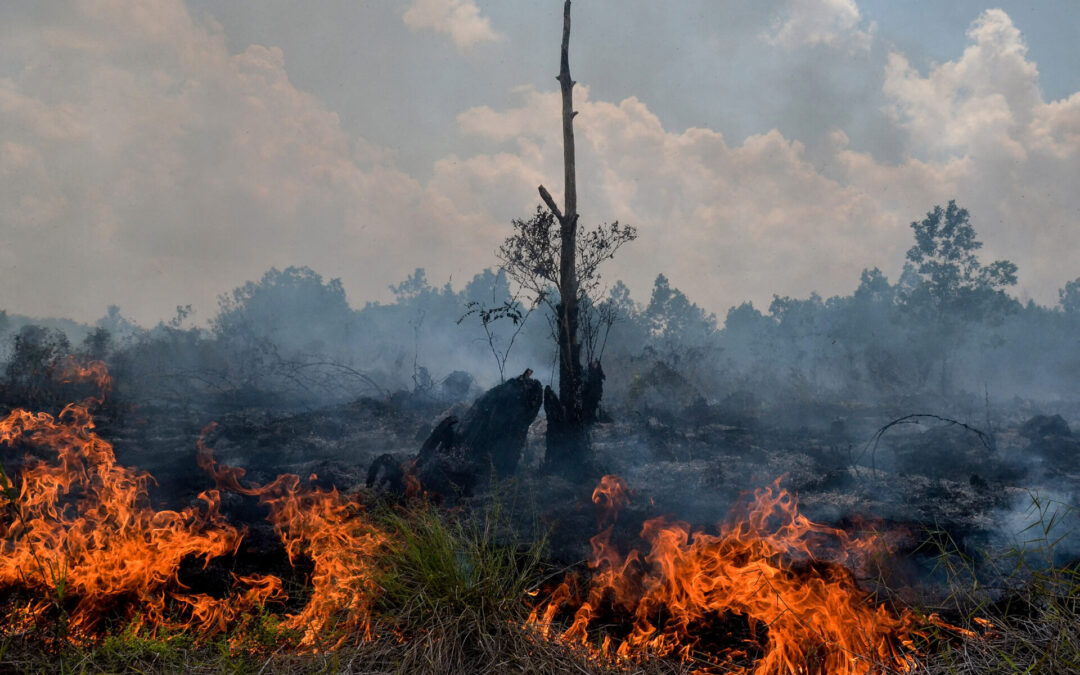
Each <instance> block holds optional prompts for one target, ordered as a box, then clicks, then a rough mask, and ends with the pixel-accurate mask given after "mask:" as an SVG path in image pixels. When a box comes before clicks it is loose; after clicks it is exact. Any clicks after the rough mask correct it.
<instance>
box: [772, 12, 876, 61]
mask: <svg viewBox="0 0 1080 675" xmlns="http://www.w3.org/2000/svg"><path fill="white" fill-rule="evenodd" d="M874 28H875V27H874V25H873V24H871V25H870V26H868V27H864V26H863V20H862V15H861V14H860V12H859V7H858V5H856V4H855V0H788V2H787V6H786V7H785V9H784V11H783V14H782V16H781V17H779V18H778V19H777V20H776V21H775V22H774V25H773V30H772V32H770V33H767V34H765V36H764V37H765V39H766V40H767V41H768V42H770V43H772V44H774V45H778V46H780V47H783V48H784V49H799V48H801V47H813V46H817V45H825V46H827V47H834V48H845V49H848V50H851V51H866V50H868V49H869V48H870V43H871V41H872V40H873V33H874Z"/></svg>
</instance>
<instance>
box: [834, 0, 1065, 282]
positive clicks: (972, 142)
mask: <svg viewBox="0 0 1080 675" xmlns="http://www.w3.org/2000/svg"><path fill="white" fill-rule="evenodd" d="M967 37H968V39H969V45H968V46H967V47H966V48H965V49H964V51H963V53H962V54H961V55H960V57H959V58H958V59H956V60H955V61H948V62H945V63H942V64H939V65H936V66H934V67H932V68H931V69H930V71H929V72H928V73H927V74H925V75H923V74H921V73H919V72H918V71H917V70H915V69H914V68H912V67H911V65H910V64H909V62H908V60H907V59H906V58H905V57H904V56H903V55H901V54H898V53H893V54H891V55H890V57H889V63H888V66H887V68H886V72H885V82H884V91H885V94H886V95H887V96H888V97H889V99H890V108H889V109H890V112H891V114H892V116H893V118H894V119H895V120H896V122H897V124H899V125H901V126H902V127H903V128H904V130H905V131H906V132H907V133H908V134H909V138H910V141H911V144H910V154H911V155H912V156H913V157H921V158H922V159H921V161H917V160H915V159H911V160H909V161H908V166H910V167H917V166H921V167H924V171H925V172H927V173H931V172H933V171H941V170H943V169H944V168H945V167H948V166H950V165H951V166H954V167H959V166H962V167H963V170H962V171H956V172H953V173H954V177H953V179H952V181H951V182H952V185H953V186H954V192H953V195H954V196H956V197H957V198H958V199H959V200H960V201H961V203H962V204H965V205H966V206H968V208H969V209H970V210H971V212H972V216H973V219H974V220H975V222H976V227H977V228H978V229H979V232H980V234H981V235H982V238H983V240H984V241H985V242H986V245H987V254H988V255H996V256H999V257H1007V258H1009V259H1012V260H1013V261H1014V262H1016V263H1018V264H1019V265H1020V276H1021V282H1022V283H1023V284H1024V286H1025V287H1026V289H1027V290H1028V291H1030V292H1031V293H1032V294H1033V295H1034V296H1035V297H1037V298H1039V299H1041V300H1043V301H1052V298H1053V290H1054V289H1055V288H1058V287H1060V286H1061V285H1063V284H1064V282H1065V281H1066V280H1067V278H1062V277H1061V274H1062V272H1059V271H1058V270H1060V269H1061V262H1062V254H1063V252H1064V251H1075V250H1080V230H1078V228H1077V227H1076V221H1077V217H1078V215H1080V195H1078V193H1077V191H1076V190H1075V180H1076V176H1077V175H1078V170H1080V93H1078V94H1073V95H1072V96H1070V97H1068V98H1066V99H1063V100H1060V101H1051V102H1047V101H1045V100H1044V99H1043V95H1042V90H1041V88H1040V85H1039V71H1038V67H1037V66H1036V64H1035V63H1034V62H1032V61H1030V60H1029V59H1028V50H1027V46H1026V44H1025V43H1024V40H1023V36H1022V35H1021V33H1020V31H1019V29H1017V27H1016V26H1015V25H1014V24H1013V22H1012V20H1011V19H1010V17H1009V16H1008V15H1007V14H1006V13H1005V12H1003V11H1002V10H1000V9H991V10H987V11H985V12H983V13H982V14H981V15H980V16H979V17H978V18H977V19H976V20H975V21H974V22H973V23H972V25H971V27H970V29H969V30H968V32H967ZM884 173H886V171H885V169H884V168H879V169H878V170H877V171H874V170H869V171H866V172H864V173H863V174H862V176H861V178H859V180H866V179H867V178H868V177H869V176H873V175H875V174H877V175H883V174H884ZM853 179H855V178H854V177H853ZM1064 273H1065V274H1066V275H1071V276H1069V277H1068V278H1072V277H1073V276H1075V275H1076V274H1077V273H1080V269H1075V268H1074V269H1071V270H1065V272H1064Z"/></svg>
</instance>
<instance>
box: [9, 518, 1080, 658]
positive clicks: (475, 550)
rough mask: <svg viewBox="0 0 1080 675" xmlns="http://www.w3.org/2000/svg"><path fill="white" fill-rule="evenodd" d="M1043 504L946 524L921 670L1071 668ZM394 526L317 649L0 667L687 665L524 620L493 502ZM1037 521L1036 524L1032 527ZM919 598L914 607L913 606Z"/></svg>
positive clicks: (18, 639)
mask: <svg viewBox="0 0 1080 675" xmlns="http://www.w3.org/2000/svg"><path fill="white" fill-rule="evenodd" d="M1046 516H1047V514H1046V513H1045V512H1043V513H1041V516H1040V517H1041V518H1043V521H1042V522H1041V524H1039V525H1038V527H1041V528H1043V529H1042V530H1041V531H1042V533H1043V538H1042V540H1041V541H1040V540H1039V538H1038V537H1036V538H1034V539H1032V540H1029V542H1028V543H1027V546H1026V547H1025V548H1024V549H1023V550H1016V551H1012V552H1010V554H1009V555H1008V556H1005V557H1002V558H1000V559H998V560H995V561H990V562H992V563H994V564H993V565H990V567H991V569H997V570H1000V573H999V574H998V576H997V577H996V578H993V579H991V580H990V583H989V584H988V581H987V574H986V568H987V562H988V561H986V560H980V561H975V560H973V559H971V558H970V557H967V556H964V555H962V554H961V553H960V552H959V547H957V546H955V545H954V543H953V542H951V540H949V539H948V538H947V536H944V535H943V533H935V535H937V536H936V537H935V538H934V539H933V540H934V541H935V542H936V544H935V545H936V546H937V547H938V550H939V563H940V565H941V566H942V569H943V570H944V571H945V572H946V573H947V575H948V577H947V578H948V580H949V581H948V583H949V585H950V588H951V590H952V594H951V595H950V596H949V597H948V598H947V601H946V602H944V603H939V606H936V607H925V608H922V610H923V611H924V612H926V613H929V612H930V611H940V612H942V613H943V615H944V616H945V618H946V620H948V621H951V622H953V623H955V624H958V626H959V627H961V628H963V629H966V630H968V631H970V634H964V633H962V632H957V631H953V630H949V629H944V628H940V629H930V630H928V634H929V638H930V639H929V642H928V645H929V649H928V650H927V652H926V653H924V655H923V657H922V659H921V663H920V664H919V668H918V671H919V672H925V673H931V674H933V675H939V674H946V673H947V674H956V675H968V674H971V675H975V674H976V673H978V674H982V673H1018V674H1019V673H1080V572H1078V571H1077V568H1076V566H1075V565H1072V566H1069V565H1055V564H1053V553H1054V547H1055V546H1056V545H1057V543H1058V540H1056V539H1055V540H1053V541H1051V537H1053V536H1055V535H1053V531H1054V527H1053V524H1054V522H1062V521H1061V518H1062V516H1061V514H1059V513H1058V514H1055V515H1053V516H1052V517H1051V518H1050V520H1052V521H1053V522H1050V523H1047V522H1046ZM379 518H380V522H381V524H382V525H383V526H384V527H386V528H387V529H388V530H389V531H390V532H391V533H392V534H393V537H392V539H393V541H395V542H396V545H395V547H394V548H393V550H392V551H390V552H389V553H388V554H387V555H388V558H387V560H386V561H384V563H385V564H384V565H383V566H382V569H384V570H385V573H384V575H383V576H382V577H380V578H379V579H378V583H379V584H380V586H381V587H382V589H383V591H384V592H383V594H382V597H381V601H380V605H379V607H378V610H379V611H378V618H377V623H376V625H375V637H374V639H372V640H369V641H362V642H358V643H356V644H351V645H349V646H346V647H343V648H341V649H337V650H334V651H328V652H322V653H301V652H297V651H296V650H295V649H293V648H292V647H291V640H290V636H289V635H288V634H287V633H286V632H284V631H281V630H280V629H279V628H278V626H277V620H276V618H275V617H274V616H272V615H269V614H268V615H265V616H262V617H254V618H253V619H252V621H251V622H249V624H248V625H247V626H246V627H245V628H244V629H243V634H242V636H241V635H237V634H234V635H233V636H231V637H232V640H231V641H230V639H229V638H230V636H221V637H218V638H215V639H213V640H209V641H199V640H197V639H195V637H194V636H191V635H185V634H175V635H168V636H157V637H145V636H140V635H136V634H131V633H125V632H121V633H119V634H116V635H113V636H110V637H108V638H106V639H104V640H102V641H100V642H98V643H96V644H93V645H90V646H84V647H79V648H76V647H72V646H69V645H65V646H63V647H60V648H56V647H51V646H50V645H56V644H58V642H57V641H56V640H55V639H53V638H54V637H55V635H56V633H55V632H52V633H50V632H49V630H50V629H46V628H42V629H40V632H38V633H28V634H23V635H18V636H8V637H6V638H4V637H0V672H25V673H57V672H60V673H113V672H135V673H290V674H291V673H301V672H303V673H440V674H441V673H541V674H544V673H551V674H556V673H560V674H561V673H582V674H585V675H594V674H595V675H601V674H609V673H640V674H642V675H645V674H649V675H654V674H655V675H661V674H665V675H667V674H671V675H674V674H676V673H688V672H690V671H691V670H692V667H691V666H690V665H687V664H681V663H675V662H671V661H664V660H652V661H645V662H642V663H626V664H619V665H611V664H599V663H596V662H594V661H591V660H590V659H589V658H588V657H587V656H586V655H585V654H584V653H582V651H581V650H579V649H575V648H571V647H569V646H566V645H563V644H561V643H559V642H557V641H548V640H544V639H541V638H540V637H539V636H538V635H537V634H536V633H535V632H534V631H532V630H531V629H528V628H523V625H524V623H525V619H526V616H527V614H528V611H529V606H528V604H527V602H526V599H527V598H528V597H529V595H528V593H527V592H528V591H532V590H534V589H535V588H537V587H538V586H539V584H540V583H541V582H542V580H543V578H544V576H545V573H546V570H545V567H544V560H543V553H544V538H543V537H542V536H539V537H536V536H529V537H527V538H526V539H518V538H517V535H515V534H514V533H513V531H512V528H509V527H508V523H507V522H506V521H505V520H504V518H503V516H502V514H501V512H500V511H499V508H498V506H497V505H496V506H494V507H491V509H490V510H488V511H484V512H483V513H481V514H478V515H476V516H473V517H466V516H458V517H454V516H449V515H447V514H445V513H442V512H439V511H438V510H436V509H434V508H432V507H428V506H421V507H415V508H412V509H410V510H408V511H402V510H393V509H388V510H386V511H385V512H383V513H381V514H380V515H379ZM1036 531H1039V530H1036ZM915 609H917V610H918V609H920V608H915Z"/></svg>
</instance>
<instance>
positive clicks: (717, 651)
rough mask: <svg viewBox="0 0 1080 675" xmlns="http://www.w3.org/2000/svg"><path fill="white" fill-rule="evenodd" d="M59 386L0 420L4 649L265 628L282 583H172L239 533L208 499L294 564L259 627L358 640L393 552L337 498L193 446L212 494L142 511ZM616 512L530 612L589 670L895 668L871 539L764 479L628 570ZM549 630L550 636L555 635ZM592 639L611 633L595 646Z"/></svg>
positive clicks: (90, 378)
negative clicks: (297, 574) (9, 468)
mask: <svg viewBox="0 0 1080 675" xmlns="http://www.w3.org/2000/svg"><path fill="white" fill-rule="evenodd" d="M62 377H63V379H64V381H65V382H70V383H73V384H79V385H92V386H94V387H96V389H97V392H98V393H97V395H95V396H92V397H90V398H87V399H86V400H84V401H82V402H81V403H73V404H70V405H68V406H67V407H65V408H64V409H63V411H62V412H60V413H59V415H57V416H55V417H54V416H52V415H49V414H47V413H31V412H28V411H26V410H15V411H13V412H12V413H11V414H10V415H8V416H7V417H6V418H5V419H3V420H0V446H8V447H12V448H24V449H26V459H25V461H24V462H23V464H22V466H21V468H20V470H19V471H18V476H17V479H18V480H17V481H16V482H15V483H14V484H12V483H11V482H9V481H8V479H7V476H6V475H4V474H3V473H2V472H0V488H2V490H3V495H2V497H0V550H2V551H3V554H2V555H0V589H5V590H13V589H14V590H16V591H17V592H16V593H15V594H13V596H12V597H13V599H12V601H11V603H9V608H10V610H11V611H10V613H9V617H8V620H7V622H6V626H5V630H6V631H8V632H9V634H10V632H11V631H21V630H31V629H33V628H34V627H38V626H41V625H44V624H45V623H46V622H49V621H56V620H57V619H58V618H62V619H63V624H64V626H65V630H64V631H63V632H62V633H56V635H57V636H62V637H63V638H65V639H67V640H74V641H76V642H78V641H82V640H89V639H93V638H95V637H97V636H101V635H103V634H105V633H106V632H107V631H109V630H112V629H116V628H119V627H128V628H132V629H134V630H136V631H141V632H145V633H148V634H154V633H156V632H158V631H162V630H185V631H190V632H191V633H192V634H194V635H197V636H201V637H206V636H210V635H220V634H226V633H229V634H230V635H231V637H230V643H233V644H235V642H234V641H235V640H236V639H237V637H236V636H237V634H240V635H241V637H242V633H243V628H244V626H247V625H249V624H250V622H251V621H253V620H254V619H253V617H255V616H257V615H258V614H260V613H261V612H263V610H264V609H265V608H266V607H267V605H272V606H273V607H274V608H275V609H276V610H277V611H279V612H284V611H285V607H286V605H285V602H286V601H287V600H288V598H287V595H286V593H285V590H284V582H283V580H282V579H281V578H279V577H277V576H273V575H269V574H250V575H246V576H245V575H233V577H232V583H231V585H230V587H229V590H228V592H226V593H224V594H223V595H222V596H221V597H213V596H210V595H207V594H203V593H196V592H192V591H191V589H189V588H186V587H185V586H184V584H183V583H182V580H181V576H180V570H181V567H182V565H183V564H185V561H187V563H186V564H188V565H190V562H191V561H192V560H194V561H197V562H200V563H201V564H202V565H203V566H204V567H205V566H207V565H209V563H210V562H211V561H212V560H214V559H216V558H221V557H226V556H230V555H233V554H235V553H236V552H237V550H238V549H239V547H240V546H241V544H242V542H243V539H244V536H245V534H246V533H245V531H244V530H243V529H242V528H238V527H236V526H234V525H232V524H230V523H229V522H227V521H226V520H225V518H224V517H223V515H222V514H221V508H220V507H221V494H222V491H232V492H235V493H239V494H242V495H247V496H249V497H253V498H256V499H258V500H259V503H260V504H262V505H263V506H265V507H266V509H267V511H268V514H269V515H268V516H267V517H268V519H269V522H270V523H271V524H272V526H273V528H274V531H275V532H276V534H277V535H278V537H279V538H280V540H281V543H282V546H283V548H284V550H285V552H286V554H287V555H288V559H289V561H290V562H291V563H293V565H294V566H295V565H296V564H297V563H298V562H299V561H300V560H301V559H303V560H305V561H309V562H310V564H311V567H312V572H311V574H310V578H309V579H308V588H307V589H306V592H305V594H304V597H303V601H304V602H303V604H302V605H296V607H297V609H296V611H295V613H285V614H284V616H280V617H279V619H280V621H279V622H278V625H280V626H281V627H282V628H284V629H287V630H288V631H289V633H288V635H292V636H294V637H293V638H292V639H291V644H292V645H293V646H294V647H296V648H298V649H303V650H323V649H334V648H337V647H339V646H341V645H342V644H344V643H345V642H346V641H348V640H357V641H359V640H364V639H370V638H372V637H374V635H375V628H374V621H375V607H376V601H377V599H378V593H379V588H378V586H377V583H376V579H377V578H378V575H379V572H380V569H379V566H380V565H382V564H384V561H385V560H386V556H385V555H384V553H386V552H387V551H389V550H391V549H392V548H393V542H391V541H390V540H389V537H388V535H387V534H386V532H385V531H383V530H381V529H380V528H379V527H378V526H377V525H376V524H375V523H374V521H373V520H372V518H371V517H369V516H368V515H367V513H366V511H365V507H364V504H363V503H361V501H360V500H359V499H358V498H357V497H355V496H349V495H343V494H341V493H339V492H338V491H337V490H336V489H324V488H320V487H318V486H315V485H312V484H311V483H312V481H314V480H315V477H314V476H312V477H311V480H309V481H303V480H301V478H300V477H299V476H296V475H293V474H284V475H281V476H278V477H277V478H276V479H275V480H273V481H271V482H269V483H267V484H265V485H255V484H250V483H247V482H246V481H245V480H244V476H245V473H244V470H243V469H240V468H234V467H228V466H223V465H220V464H218V463H217V462H216V461H215V459H214V457H213V453H212V451H211V450H210V448H209V447H208V446H207V444H206V443H205V441H204V439H205V437H206V435H207V434H206V433H204V439H201V440H200V441H199V443H198V446H199V454H198V464H199V466H200V467H201V468H202V469H203V470H205V471H206V472H207V473H208V474H209V475H210V476H211V477H212V478H213V479H214V482H215V483H216V486H215V488H214V489H209V490H206V491H204V492H202V493H200V494H199V495H198V499H197V501H196V503H195V504H194V505H191V506H187V507H185V508H182V509H180V510H176V511H170V510H156V509H154V508H153V507H152V506H151V504H150V499H149V494H148V486H149V485H150V483H151V481H152V480H153V478H152V477H151V476H150V475H149V474H147V473H145V472H139V471H136V470H134V469H131V468H128V467H123V466H120V465H118V464H117V462H116V457H115V454H114V452H113V447H112V446H111V445H110V444H109V443H108V442H107V441H105V440H104V439H103V438H101V437H100V436H99V435H98V434H97V433H96V431H95V426H94V420H93V417H92V415H91V413H90V410H91V409H92V408H93V407H94V406H95V405H99V404H101V403H102V402H103V401H104V400H105V397H106V396H107V395H108V392H109V388H110V381H109V377H108V373H107V371H106V370H105V367H104V366H103V365H102V364H100V363H91V364H87V365H79V364H76V363H75V362H74V361H72V362H71V363H69V364H68V366H67V367H65V369H64V371H63V375H62ZM206 431H207V432H209V431H210V428H208V429H207V430H206ZM412 489H413V491H414V492H419V491H420V486H419V485H418V483H417V484H414V485H412ZM630 498H631V492H630V490H629V489H628V488H627V485H626V484H625V482H624V481H623V480H622V479H620V478H618V477H616V476H605V477H604V478H603V479H602V480H601V481H600V484H599V485H598V486H597V487H596V489H595V490H594V492H593V495H592V499H593V502H594V504H595V505H596V508H597V523H598V526H599V528H600V532H599V533H598V534H597V535H596V536H594V537H593V538H592V539H591V540H590V543H591V547H592V555H591V562H590V565H591V568H592V573H591V578H590V582H589V584H588V586H587V588H586V589H584V590H582V589H579V588H578V586H577V580H576V579H573V578H571V579H567V580H566V581H565V582H564V583H562V584H561V585H560V586H559V587H558V588H557V589H556V590H555V592H554V593H553V594H552V595H551V596H550V597H549V598H548V600H546V601H545V602H544V603H542V604H540V605H538V606H536V608H535V609H534V611H533V615H532V617H531V618H530V623H531V624H532V625H533V626H534V627H535V628H536V629H538V630H539V632H540V633H541V634H542V635H544V636H545V637H551V638H552V639H558V640H561V641H564V642H567V643H571V644H575V645H582V646H584V647H585V648H587V649H590V650H592V652H593V653H594V654H595V655H596V657H597V658H600V659H603V660H610V659H641V658H645V657H649V656H659V657H675V658H681V659H684V660H687V661H693V662H695V663H696V664H698V665H699V667H700V668H701V670H702V672H709V671H710V670H713V671H715V670H718V669H724V670H725V672H753V673H759V674H765V673H830V674H832V673H845V674H846V673H850V674H863V673H874V672H883V671H886V670H910V669H911V667H912V663H913V661H912V660H911V658H910V656H909V655H910V653H911V649H912V646H913V643H912V640H913V636H917V635H918V634H919V633H918V632H917V630H916V625H915V623H916V622H915V619H914V617H913V616H912V615H911V614H910V613H909V612H906V611H901V612H899V613H895V612H892V611H889V610H888V609H886V608H885V607H884V606H882V605H876V604H875V603H873V602H872V601H871V598H870V597H869V595H868V594H867V593H865V592H863V591H862V590H860V589H859V587H858V585H857V583H856V576H855V574H856V572H853V571H852V570H856V571H858V570H860V569H861V567H862V566H863V564H864V563H865V562H866V561H867V560H868V558H869V556H870V555H871V554H872V553H873V552H874V551H875V550H876V548H877V546H876V543H875V541H874V540H873V539H861V538H857V537H852V536H850V535H848V534H847V533H846V532H844V531H842V530H838V529H835V528H830V527H826V526H824V525H820V524H817V523H814V522H811V521H810V520H808V519H807V518H805V517H804V516H802V515H801V514H800V513H799V511H798V505H797V501H796V499H795V497H794V496H792V495H791V494H790V493H788V492H787V491H785V490H782V489H781V488H780V487H779V481H777V483H774V484H773V485H771V486H769V487H766V488H764V489H761V490H758V491H757V492H755V494H754V497H753V500H752V501H751V502H750V503H748V504H747V505H745V507H744V508H743V509H742V510H740V511H737V512H733V516H732V518H731V519H730V520H729V521H728V522H726V523H723V524H721V525H720V526H719V532H718V533H717V534H715V535H710V534H706V533H704V532H700V531H694V532H692V531H691V529H690V527H689V526H688V525H687V524H686V523H682V522H678V521H670V520H667V519H664V518H655V519H652V520H649V521H646V522H645V524H644V526H643V528H642V531H641V537H642V538H643V539H644V540H645V541H646V542H647V543H648V548H647V549H646V552H645V553H642V552H639V551H637V550H633V551H631V552H630V553H629V554H627V555H625V556H624V555H622V554H621V553H620V552H619V550H618V548H617V547H616V546H615V545H614V544H613V543H612V541H611V538H612V533H613V531H614V527H615V524H616V522H617V519H618V516H619V512H620V510H621V509H623V508H624V507H625V506H626V505H627V504H629V502H630ZM567 615H570V616H572V620H571V623H570V626H569V627H568V628H566V629H565V630H562V631H555V630H554V626H555V625H556V623H555V622H556V620H558V619H559V618H560V617H563V616H567ZM601 622H605V623H614V624H617V625H622V626H623V630H622V631H621V632H619V633H618V634H617V635H616V634H612V635H608V636H607V637H605V638H604V639H603V640H602V641H601V643H600V644H599V646H596V644H595V641H594V638H593V636H594V635H596V634H597V633H598V627H599V624H600V623H601ZM283 635H285V634H283ZM751 661H752V662H753V665H752V666H745V665H744V664H745V663H748V662H751ZM740 668H741V670H740Z"/></svg>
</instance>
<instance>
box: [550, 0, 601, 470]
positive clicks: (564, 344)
mask: <svg viewBox="0 0 1080 675" xmlns="http://www.w3.org/2000/svg"><path fill="white" fill-rule="evenodd" d="M569 52H570V0H566V3H565V4H564V5H563V31H562V50H561V52H560V59H559V78H558V79H559V88H560V89H561V91H562V130H563V192H564V199H565V201H564V206H565V209H564V210H563V211H562V212H560V211H559V207H558V205H557V204H556V203H555V200H554V199H552V198H551V193H549V192H548V191H547V189H546V188H545V187H544V186H543V185H541V186H540V198H541V199H543V200H544V203H545V204H547V207H548V208H549V209H551V213H552V214H554V215H555V218H556V220H558V221H559V239H560V244H561V249H560V251H559V304H558V306H557V307H556V308H555V311H556V316H557V319H556V330H557V332H558V344H559V395H558V396H557V397H556V396H555V392H553V391H552V390H551V387H546V388H545V389H544V413H545V414H546V415H547V419H548V434H547V461H548V463H549V464H550V465H552V467H553V468H561V467H563V466H565V465H567V464H570V463H574V462H575V460H579V461H580V460H584V459H586V458H587V457H588V453H589V440H588V436H587V434H586V432H585V417H584V414H583V409H582V398H581V344H580V342H579V341H578V277H577V266H576V257H577V220H578V213H577V174H576V168H575V162H574V115H576V114H577V113H575V112H574V81H573V79H571V78H570V54H569Z"/></svg>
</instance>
